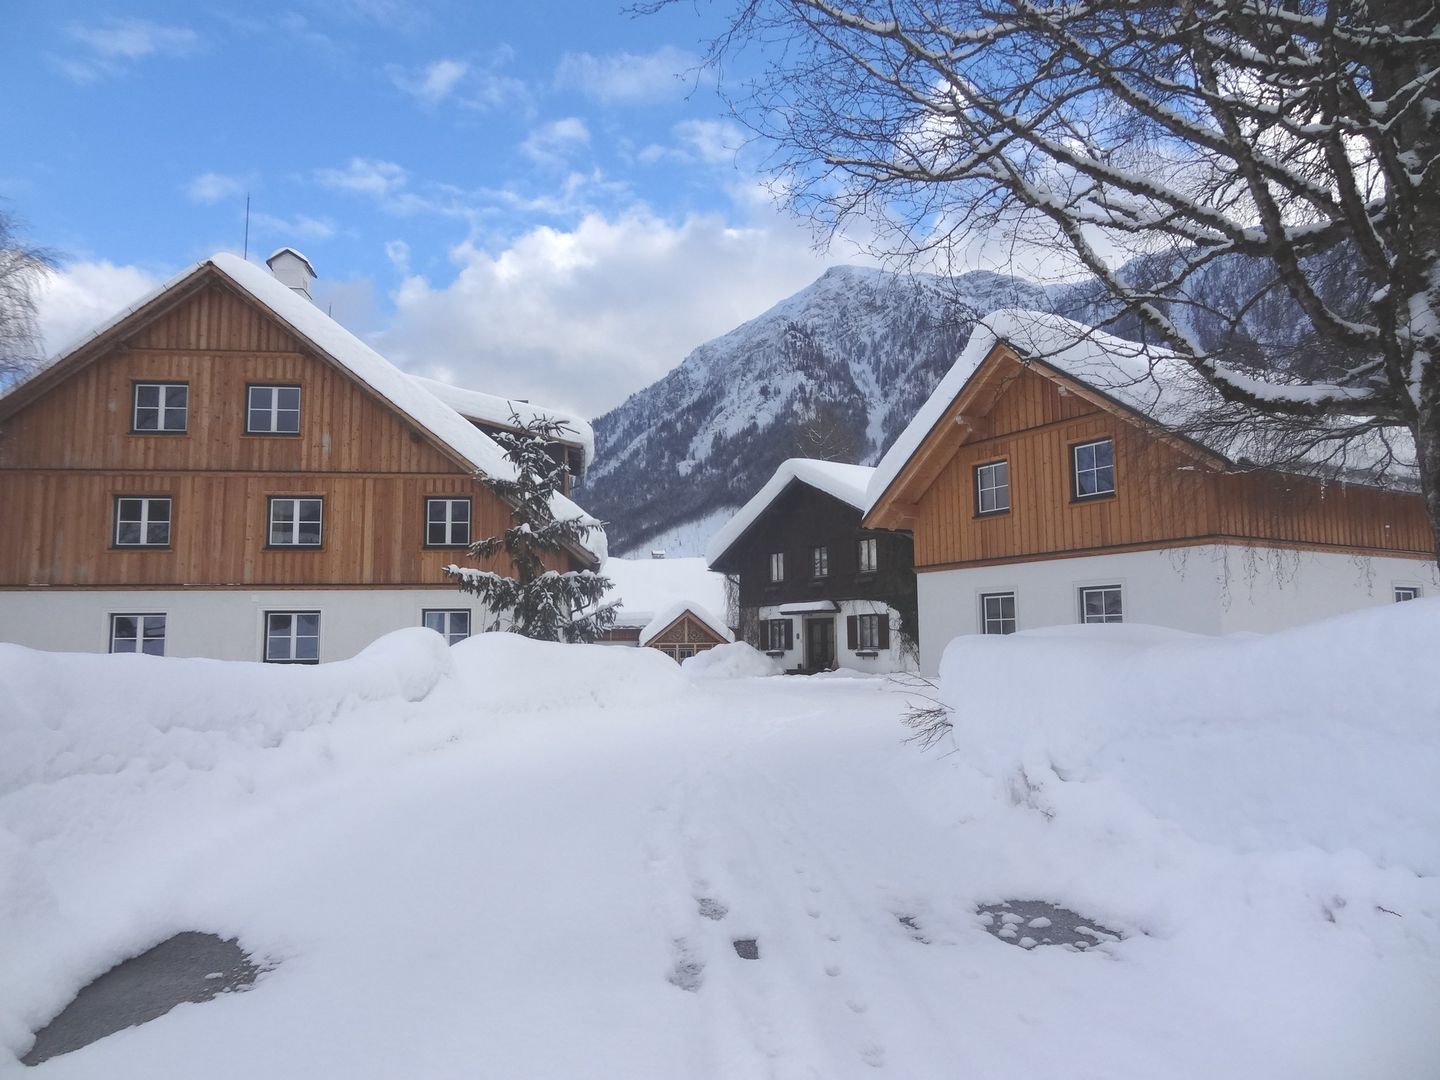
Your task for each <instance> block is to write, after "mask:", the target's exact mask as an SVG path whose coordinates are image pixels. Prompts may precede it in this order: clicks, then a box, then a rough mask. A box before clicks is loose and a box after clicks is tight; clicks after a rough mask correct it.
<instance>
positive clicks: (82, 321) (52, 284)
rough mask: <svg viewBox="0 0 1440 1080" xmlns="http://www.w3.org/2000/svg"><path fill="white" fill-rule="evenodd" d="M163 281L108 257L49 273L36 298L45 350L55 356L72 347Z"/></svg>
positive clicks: (48, 354)
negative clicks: (117, 264)
mask: <svg viewBox="0 0 1440 1080" xmlns="http://www.w3.org/2000/svg"><path fill="white" fill-rule="evenodd" d="M160 283H161V279H160V278H158V277H156V276H155V275H154V274H151V273H150V272H148V271H146V270H141V269H140V268H139V267H135V266H116V265H115V264H114V263H112V262H107V261H105V260H96V261H87V262H75V263H71V264H70V265H68V266H66V267H65V268H64V269H62V270H58V271H56V272H55V273H54V274H50V275H48V276H47V277H46V278H44V279H43V281H42V283H41V286H40V289H39V293H38V296H37V298H36V301H37V302H36V308H37V312H36V314H37V316H38V322H39V326H40V338H41V341H42V342H43V344H44V349H45V354H46V355H47V356H53V355H54V354H55V353H57V352H59V351H60V350H61V349H63V348H67V347H69V346H70V345H72V344H73V343H75V341H76V340H77V339H79V338H80V336H81V335H83V334H88V333H89V332H90V331H91V330H94V329H95V327H97V326H98V325H100V324H101V323H102V322H105V321H107V320H108V319H110V318H111V317H112V316H114V315H115V314H116V313H118V312H120V311H122V310H123V309H124V308H126V307H129V306H130V305H131V304H133V303H134V302H135V301H136V300H139V299H140V298H141V297H143V296H144V295H145V294H146V293H149V292H152V291H154V290H155V289H156V288H158V287H159V285H160Z"/></svg>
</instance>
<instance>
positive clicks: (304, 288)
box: [265, 247, 320, 300]
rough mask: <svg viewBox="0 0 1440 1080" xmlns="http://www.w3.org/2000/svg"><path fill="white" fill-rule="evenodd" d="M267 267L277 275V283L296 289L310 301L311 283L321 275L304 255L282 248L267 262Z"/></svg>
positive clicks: (291, 249) (290, 248)
mask: <svg viewBox="0 0 1440 1080" xmlns="http://www.w3.org/2000/svg"><path fill="white" fill-rule="evenodd" d="M265 265H266V266H268V267H269V268H270V272H271V273H272V274H274V275H275V280H276V281H278V282H280V284H282V285H284V286H287V287H288V288H291V289H294V290H295V291H296V292H298V293H299V294H300V295H301V296H303V297H305V299H306V300H309V299H310V283H311V282H312V281H314V280H315V279H316V278H317V277H319V276H320V275H318V274H317V273H315V267H313V266H311V265H310V260H309V259H307V258H305V256H304V255H301V254H300V252H298V251H296V250H295V249H294V248H292V247H282V248H281V249H280V250H279V251H277V252H275V254H274V255H271V256H270V257H269V258H268V259H266V260H265Z"/></svg>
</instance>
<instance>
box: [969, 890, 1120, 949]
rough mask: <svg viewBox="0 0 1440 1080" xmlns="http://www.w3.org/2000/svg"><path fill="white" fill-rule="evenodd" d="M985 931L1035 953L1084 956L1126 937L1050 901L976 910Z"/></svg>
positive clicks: (1010, 902) (1008, 902)
mask: <svg viewBox="0 0 1440 1080" xmlns="http://www.w3.org/2000/svg"><path fill="white" fill-rule="evenodd" d="M976 914H977V915H979V916H980V921H981V922H982V923H983V924H984V926H985V929H986V930H989V931H990V933H992V934H994V935H995V936H996V937H998V938H999V939H1000V940H1001V941H1008V942H1009V943H1010V944H1011V945H1019V946H1020V947H1021V948H1025V949H1033V948H1035V947H1036V946H1037V945H1064V946H1066V947H1067V948H1071V949H1078V950H1080V951H1081V952H1084V951H1086V950H1089V949H1093V948H1094V947H1095V946H1096V945H1102V944H1108V943H1110V942H1115V941H1120V940H1121V939H1122V938H1123V937H1124V936H1125V935H1124V934H1122V933H1120V931H1118V930H1111V929H1110V928H1109V927H1108V926H1101V925H1100V924H1099V923H1098V922H1096V921H1095V920H1094V919H1087V918H1086V917H1085V916H1084V915H1081V914H1080V913H1079V912H1076V911H1071V910H1070V909H1069V908H1063V907H1059V906H1058V905H1056V904H1052V903H1050V902H1049V901H1047V900H1005V901H1002V902H1001V903H998V904H982V905H981V906H980V907H979V908H977V909H976Z"/></svg>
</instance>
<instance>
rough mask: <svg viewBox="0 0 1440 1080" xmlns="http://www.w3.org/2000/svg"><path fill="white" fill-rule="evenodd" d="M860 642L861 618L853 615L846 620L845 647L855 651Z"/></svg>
mask: <svg viewBox="0 0 1440 1080" xmlns="http://www.w3.org/2000/svg"><path fill="white" fill-rule="evenodd" d="M859 640H860V617H859V616H858V615H851V616H850V617H849V618H847V619H846V620H845V647H846V648H847V649H854V648H855V647H856V642H858V641H859Z"/></svg>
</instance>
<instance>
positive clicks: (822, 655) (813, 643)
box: [805, 618, 835, 671]
mask: <svg viewBox="0 0 1440 1080" xmlns="http://www.w3.org/2000/svg"><path fill="white" fill-rule="evenodd" d="M834 666H835V620H834V619H833V618H827V619H806V620H805V670H806V671H828V670H829V669H830V668H833V667H834Z"/></svg>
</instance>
